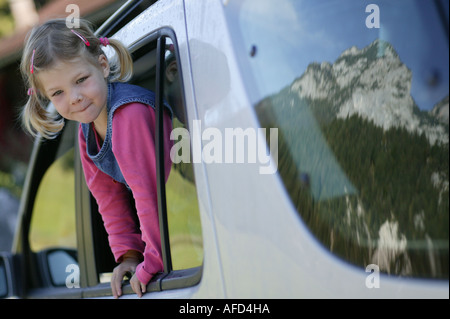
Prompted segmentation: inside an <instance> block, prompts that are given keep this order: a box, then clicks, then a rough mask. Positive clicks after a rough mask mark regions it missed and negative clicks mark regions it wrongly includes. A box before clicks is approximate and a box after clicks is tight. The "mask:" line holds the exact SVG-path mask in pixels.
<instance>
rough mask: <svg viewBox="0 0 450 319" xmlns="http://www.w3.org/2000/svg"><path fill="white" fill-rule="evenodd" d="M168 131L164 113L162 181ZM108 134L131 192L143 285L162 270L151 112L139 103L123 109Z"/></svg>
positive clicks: (168, 120)
mask: <svg viewBox="0 0 450 319" xmlns="http://www.w3.org/2000/svg"><path fill="white" fill-rule="evenodd" d="M171 130H172V121H171V117H170V115H169V114H168V113H167V112H165V113H164V137H165V142H164V145H165V155H166V156H165V178H166V180H167V178H168V176H169V172H170V168H171V165H172V162H171V160H170V156H169V154H170V148H171V146H172V141H171V140H170V132H171ZM112 131H113V134H112V145H113V152H114V155H115V157H116V159H117V162H118V164H119V167H120V170H121V171H122V174H123V176H124V178H125V180H126V181H127V184H128V185H129V187H130V188H131V190H132V192H133V196H134V199H135V203H136V209H137V212H138V217H139V222H140V227H141V232H142V239H143V241H144V242H145V250H144V261H143V262H142V263H140V264H139V265H138V266H137V268H136V276H137V278H138V279H139V281H140V282H142V283H143V284H145V285H147V284H148V282H149V281H150V279H151V278H152V277H153V276H154V275H155V274H156V273H157V272H160V271H162V270H163V263H162V256H161V236H160V231H159V217H158V204H157V186H156V159H155V158H156V157H155V111H154V109H153V108H151V107H149V106H147V105H144V104H140V103H131V104H128V105H124V106H122V107H120V108H119V109H117V110H116V112H115V114H114V118H113V129H112Z"/></svg>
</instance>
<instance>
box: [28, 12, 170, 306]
mask: <svg viewBox="0 0 450 319" xmlns="http://www.w3.org/2000/svg"><path fill="white" fill-rule="evenodd" d="M103 46H111V47H112V48H113V49H114V50H115V52H116V54H117V57H118V61H117V62H116V63H113V62H111V63H110V61H108V59H107V57H106V55H105V54H104V52H103V50H102V47H103ZM21 72H22V74H23V76H24V78H25V81H26V83H27V84H28V86H29V89H28V95H29V99H28V102H27V103H26V105H25V106H24V108H23V112H22V120H23V123H24V126H25V128H26V129H27V130H28V131H29V132H30V133H32V134H34V135H36V134H40V135H41V136H43V137H45V138H54V137H55V136H56V135H57V134H58V132H59V131H61V129H62V128H63V126H64V119H67V120H73V121H78V122H80V126H79V146H80V154H81V162H82V165H83V169H84V174H85V178H86V183H87V185H88V187H89V189H90V191H91V193H92V194H93V196H94V197H95V199H96V201H97V203H98V207H99V211H100V214H101V215H102V219H103V222H104V225H105V228H106V230H107V233H108V239H109V243H110V246H111V250H112V252H113V254H114V257H115V259H116V261H117V262H118V263H119V265H118V266H117V267H116V268H115V269H114V271H113V275H112V278H111V288H112V292H113V295H114V297H116V298H117V297H119V296H120V295H121V294H122V291H121V285H122V279H123V277H124V275H125V274H126V273H128V272H129V273H132V274H133V275H132V278H131V280H130V283H131V286H132V288H133V291H134V292H135V293H137V294H138V296H139V297H141V296H142V293H144V292H145V289H146V285H147V284H148V282H149V281H150V279H151V278H152V277H153V276H154V275H155V274H156V273H157V272H160V271H162V270H163V264H162V257H161V238H160V231H159V219H158V212H157V190H156V163H155V144H154V143H155V136H154V133H155V111H154V105H155V98H154V93H153V92H151V91H148V90H145V89H143V88H141V87H138V86H134V85H131V84H126V83H122V82H125V81H127V80H129V78H130V77H131V75H132V59H131V57H130V54H129V53H128V51H127V50H126V48H125V47H124V46H123V45H122V44H121V43H120V42H119V41H117V40H114V39H107V38H100V39H98V38H96V37H95V35H94V34H93V32H92V29H91V27H90V26H89V24H88V23H87V22H86V21H80V28H77V29H69V28H68V27H67V26H66V24H65V20H64V19H61V20H51V21H48V22H46V23H44V24H43V25H41V26H39V27H36V28H34V29H33V30H32V31H31V33H30V35H29V37H28V39H27V41H26V44H25V48H24V53H23V56H22V61H21ZM49 101H50V102H52V103H53V105H54V106H55V109H56V110H57V112H58V113H59V115H60V116H62V118H61V117H60V116H57V117H52V115H51V114H50V113H49V112H47V110H46V105H47V104H48V102H49ZM165 106H166V109H165V112H164V124H163V125H164V129H165V148H166V149H165V154H166V158H165V169H166V171H165V177H166V180H167V178H168V175H169V172H170V167H171V161H170V157H169V150H170V146H171V141H170V139H169V137H170V130H171V127H172V123H171V110H170V108H169V107H168V106H167V105H165ZM130 196H133V197H134V202H135V206H136V210H137V216H138V218H137V219H138V222H139V225H137V224H136V216H135V215H136V214H135V213H133V209H132V208H131V206H130V202H131V201H130Z"/></svg>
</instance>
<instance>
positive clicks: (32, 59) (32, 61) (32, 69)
mask: <svg viewBox="0 0 450 319" xmlns="http://www.w3.org/2000/svg"><path fill="white" fill-rule="evenodd" d="M35 52H36V49H33V54H32V55H31V60H30V73H31V74H33V73H34V53H35Z"/></svg>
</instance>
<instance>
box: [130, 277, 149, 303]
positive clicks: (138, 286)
mask: <svg viewBox="0 0 450 319" xmlns="http://www.w3.org/2000/svg"><path fill="white" fill-rule="evenodd" d="M130 284H131V288H132V289H133V291H134V292H135V293H136V295H138V297H139V298H141V297H142V294H144V293H145V292H146V290H147V286H146V285H144V284H143V283H142V282H140V281H139V279H138V277H137V276H136V274H133V277H131V280H130Z"/></svg>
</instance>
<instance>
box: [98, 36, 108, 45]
mask: <svg viewBox="0 0 450 319" xmlns="http://www.w3.org/2000/svg"><path fill="white" fill-rule="evenodd" d="M99 40H100V43H101V44H102V45H103V46H104V47H106V46H107V45H109V40H108V38H107V37H104V38H100V39H99Z"/></svg>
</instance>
